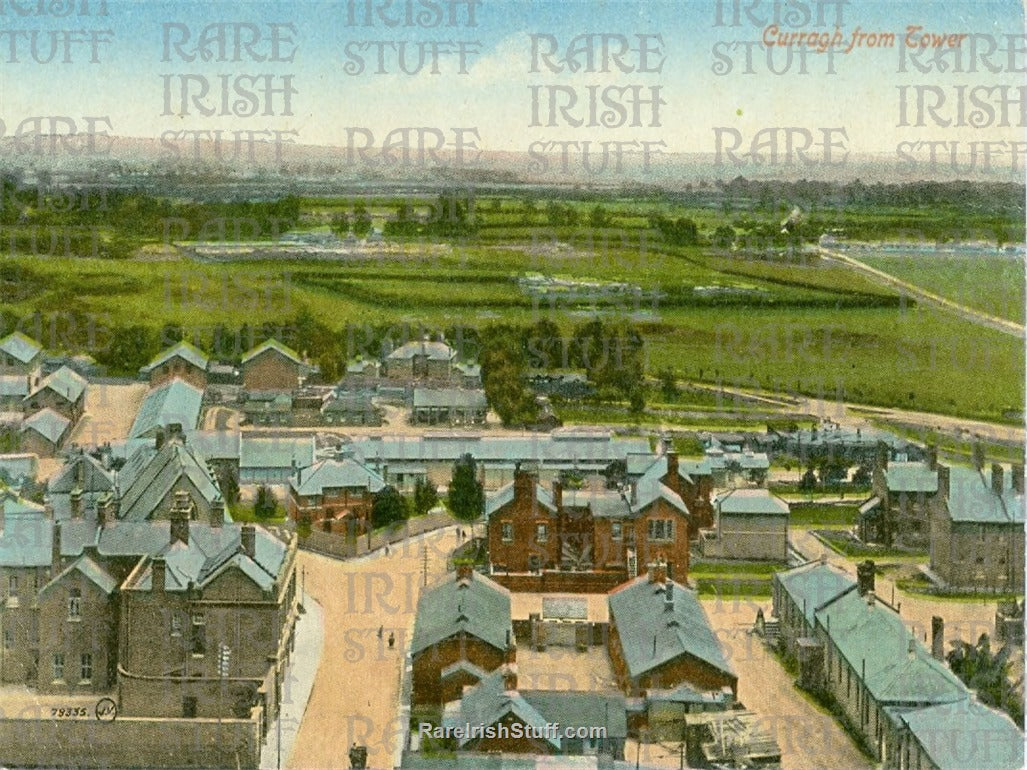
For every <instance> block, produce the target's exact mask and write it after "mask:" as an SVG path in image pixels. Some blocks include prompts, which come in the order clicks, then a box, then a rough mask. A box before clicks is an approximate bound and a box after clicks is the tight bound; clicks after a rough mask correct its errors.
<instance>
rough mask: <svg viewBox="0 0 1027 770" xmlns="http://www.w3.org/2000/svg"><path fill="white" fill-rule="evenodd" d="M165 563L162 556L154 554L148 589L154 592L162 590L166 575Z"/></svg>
mask: <svg viewBox="0 0 1027 770" xmlns="http://www.w3.org/2000/svg"><path fill="white" fill-rule="evenodd" d="M166 572H167V564H166V563H165V562H164V557H163V556H154V557H153V564H152V565H151V568H150V574H151V579H150V590H151V591H153V592H154V593H163V592H164V579H165V577H166Z"/></svg>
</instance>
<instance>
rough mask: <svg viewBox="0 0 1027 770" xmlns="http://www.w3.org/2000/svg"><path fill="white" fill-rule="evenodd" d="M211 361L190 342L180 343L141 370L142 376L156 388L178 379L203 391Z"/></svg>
mask: <svg viewBox="0 0 1027 770" xmlns="http://www.w3.org/2000/svg"><path fill="white" fill-rule="evenodd" d="M209 365H210V360H209V359H208V358H207V356H206V354H205V353H204V352H203V351H202V350H200V349H199V348H197V347H195V346H193V345H190V344H189V343H188V342H185V341H183V342H179V343H178V344H177V345H174V346H172V347H170V348H168V349H167V350H165V351H163V352H162V353H161V354H160V355H158V356H157V357H156V358H154V359H153V360H152V361H150V363H148V364H147V365H146V366H144V367H143V368H142V369H140V374H142V375H143V376H144V377H146V378H148V379H149V380H150V387H151V388H156V387H157V386H158V385H163V384H164V383H165V382H168V381H169V380H173V379H175V378H176V377H177V378H178V379H180V380H185V381H186V382H188V383H189V384H190V385H194V386H195V387H197V388H199V389H200V390H203V389H204V388H206V387H207V369H208V367H209Z"/></svg>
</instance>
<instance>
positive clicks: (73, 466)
mask: <svg viewBox="0 0 1027 770" xmlns="http://www.w3.org/2000/svg"><path fill="white" fill-rule="evenodd" d="M80 466H81V479H79V473H80V471H79V467H80ZM76 487H77V488H78V489H81V490H82V491H83V492H106V491H108V490H109V489H113V487H114V480H113V475H112V474H111V473H110V472H109V471H108V470H106V469H105V468H104V467H103V463H101V462H100V461H99V460H97V459H96V458H95V457H93V456H92V455H90V454H86V453H85V452H80V453H78V454H76V455H74V456H72V458H71V459H70V460H69V461H68V462H67V463H65V464H64V465H63V466H62V467H61V469H60V470H59V471H58V472H57V475H56V476H54V477H53V478H51V479H50V482H49V483H48V484H47V491H48V492H49V493H50V494H51V495H53V494H68V493H70V492H71V490H73V489H75V488H76Z"/></svg>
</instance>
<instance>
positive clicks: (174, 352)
mask: <svg viewBox="0 0 1027 770" xmlns="http://www.w3.org/2000/svg"><path fill="white" fill-rule="evenodd" d="M176 356H177V357H178V358H181V359H184V360H185V361H187V362H189V363H190V364H192V365H193V366H195V367H197V368H198V369H203V370H204V371H206V369H207V365H208V364H209V363H210V359H209V358H207V354H206V353H204V352H203V351H202V350H200V349H199V348H198V347H196V346H195V345H191V344H190V343H188V342H186V341H185V340H183V341H182V342H179V343H178V344H177V345H173V346H172V347H170V348H168V349H167V350H165V351H163V352H162V353H160V354H159V355H158V356H157V357H156V358H154V359H153V360H152V361H150V363H148V364H147V365H146V366H144V367H143V369H142V371H143V373H144V374H149V372H150V371H152V370H153V369H156V368H157V367H158V366H160V365H161V364H163V363H165V362H167V361H170V360H171V359H172V358H175V357H176Z"/></svg>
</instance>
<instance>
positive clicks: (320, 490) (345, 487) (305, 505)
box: [287, 458, 385, 535]
mask: <svg viewBox="0 0 1027 770" xmlns="http://www.w3.org/2000/svg"><path fill="white" fill-rule="evenodd" d="M383 487H385V480H384V479H383V478H382V477H381V476H379V475H378V473H377V472H375V471H373V470H371V469H370V468H368V467H367V466H366V465H362V464H361V463H358V462H357V461H356V460H353V459H352V458H343V459H340V460H334V459H328V460H321V461H319V462H316V463H314V465H312V466H311V467H309V468H301V469H299V470H297V471H296V475H294V476H292V477H291V478H290V479H289V498H288V503H287V506H288V512H289V517H290V518H291V519H292V520H293V521H304V522H307V523H308V524H311V525H312V526H315V527H317V528H318V529H322V530H324V531H325V532H340V533H345V534H348V535H362V534H364V533H365V532H367V530H368V529H369V527H370V521H371V508H372V504H373V502H374V495H375V494H376V493H377V492H380V491H381V490H382V488H383Z"/></svg>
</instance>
